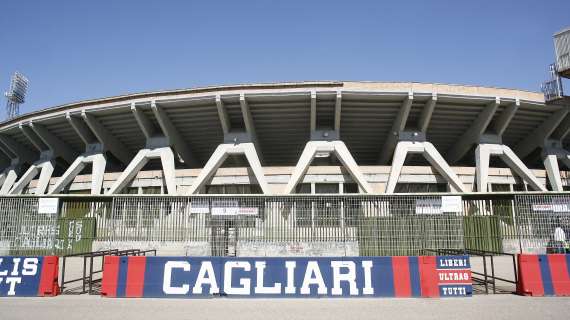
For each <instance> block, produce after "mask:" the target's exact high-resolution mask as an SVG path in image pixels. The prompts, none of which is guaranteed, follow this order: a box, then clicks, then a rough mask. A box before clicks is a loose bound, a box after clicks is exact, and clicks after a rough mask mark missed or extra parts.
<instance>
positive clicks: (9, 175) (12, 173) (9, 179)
mask: <svg viewBox="0 0 570 320" xmlns="http://www.w3.org/2000/svg"><path fill="white" fill-rule="evenodd" d="M17 171H19V170H18V169H17V166H15V165H12V166H10V167H8V168H6V170H4V173H3V174H2V175H3V176H4V181H3V182H2V188H0V195H5V194H8V192H10V189H12V186H14V183H15V182H16V180H17V179H18V173H17Z"/></svg>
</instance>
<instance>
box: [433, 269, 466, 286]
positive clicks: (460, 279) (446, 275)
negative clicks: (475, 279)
mask: <svg viewBox="0 0 570 320" xmlns="http://www.w3.org/2000/svg"><path fill="white" fill-rule="evenodd" d="M437 274H438V281H439V284H471V283H472V282H471V270H470V269H457V270H454V269H441V270H437Z"/></svg>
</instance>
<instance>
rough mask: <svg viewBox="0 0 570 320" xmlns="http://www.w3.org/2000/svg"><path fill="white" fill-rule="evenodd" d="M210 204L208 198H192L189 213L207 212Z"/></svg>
mask: <svg viewBox="0 0 570 320" xmlns="http://www.w3.org/2000/svg"><path fill="white" fill-rule="evenodd" d="M208 212H210V204H209V203H208V200H193V201H192V203H191V205H190V213H208Z"/></svg>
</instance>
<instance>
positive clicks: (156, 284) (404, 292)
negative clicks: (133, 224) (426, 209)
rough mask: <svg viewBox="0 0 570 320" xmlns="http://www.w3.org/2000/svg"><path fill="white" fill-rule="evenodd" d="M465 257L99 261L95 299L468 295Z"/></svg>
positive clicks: (221, 258) (187, 258)
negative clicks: (99, 279)
mask: <svg viewBox="0 0 570 320" xmlns="http://www.w3.org/2000/svg"><path fill="white" fill-rule="evenodd" d="M471 293H472V286H471V271H470V266H469V257H468V256H420V257H407V256H400V257H326V258H325V257H319V258H316V257H315V258H282V257H280V258H277V257H271V258H228V257H117V256H107V257H105V267H104V272H103V282H102V287H101V295H102V296H105V297H131V298H137V297H145V298H151V297H152V298H212V297H216V296H227V297H238V298H311V297H312V298H315V297H332V298H334V297H345V298H346V297H407V298H409V297H460V296H471Z"/></svg>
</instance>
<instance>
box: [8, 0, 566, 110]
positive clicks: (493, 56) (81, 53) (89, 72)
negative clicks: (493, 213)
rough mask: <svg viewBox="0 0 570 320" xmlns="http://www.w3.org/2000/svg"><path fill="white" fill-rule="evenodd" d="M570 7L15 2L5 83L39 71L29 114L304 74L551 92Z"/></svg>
mask: <svg viewBox="0 0 570 320" xmlns="http://www.w3.org/2000/svg"><path fill="white" fill-rule="evenodd" d="M569 12H570V1H568V0H559V1H527V0H522V1H521V0H519V1H498V0H497V1H487V0H480V1H443V0H442V1H338V2H337V1H294V0H288V1H200V2H198V1H107V0H98V1H41V0H38V1H28V0H19V1H4V2H3V3H2V6H1V8H0V48H1V50H0V90H2V91H5V90H6V89H7V88H8V86H9V78H10V76H11V74H12V73H13V72H14V71H16V70H18V71H20V72H22V73H24V74H25V75H26V76H28V78H29V79H30V82H31V83H30V92H29V96H28V100H27V102H26V103H25V104H24V105H23V106H22V108H21V112H22V113H24V112H29V111H33V110H37V109H41V108H45V107H51V106H55V105H59V104H63V103H69V102H74V101H78V100H83V99H90V98H99V97H105V96H112V95H119V94H125V93H130V92H140V91H149V90H160V89H175V88H187V87H196V86H205V85H216V84H235V83H250V82H277V81H295V80H366V81H419V82H439V83H459V84H473V85H487V86H498V87H507V88H517V89H524V90H531V91H538V90H539V86H540V83H541V82H542V81H543V80H544V79H545V78H546V77H547V65H548V64H549V63H551V62H552V61H553V60H554V48H553V42H552V34H553V33H555V32H556V31H559V30H561V29H563V28H564V27H568V26H570V16H569V15H568V13H569ZM567 87H568V85H567ZM567 90H570V88H568V89H567ZM3 104H4V101H3V103H2V105H3ZM0 114H2V116H3V112H1V113H0ZM0 117H1V116H0Z"/></svg>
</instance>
